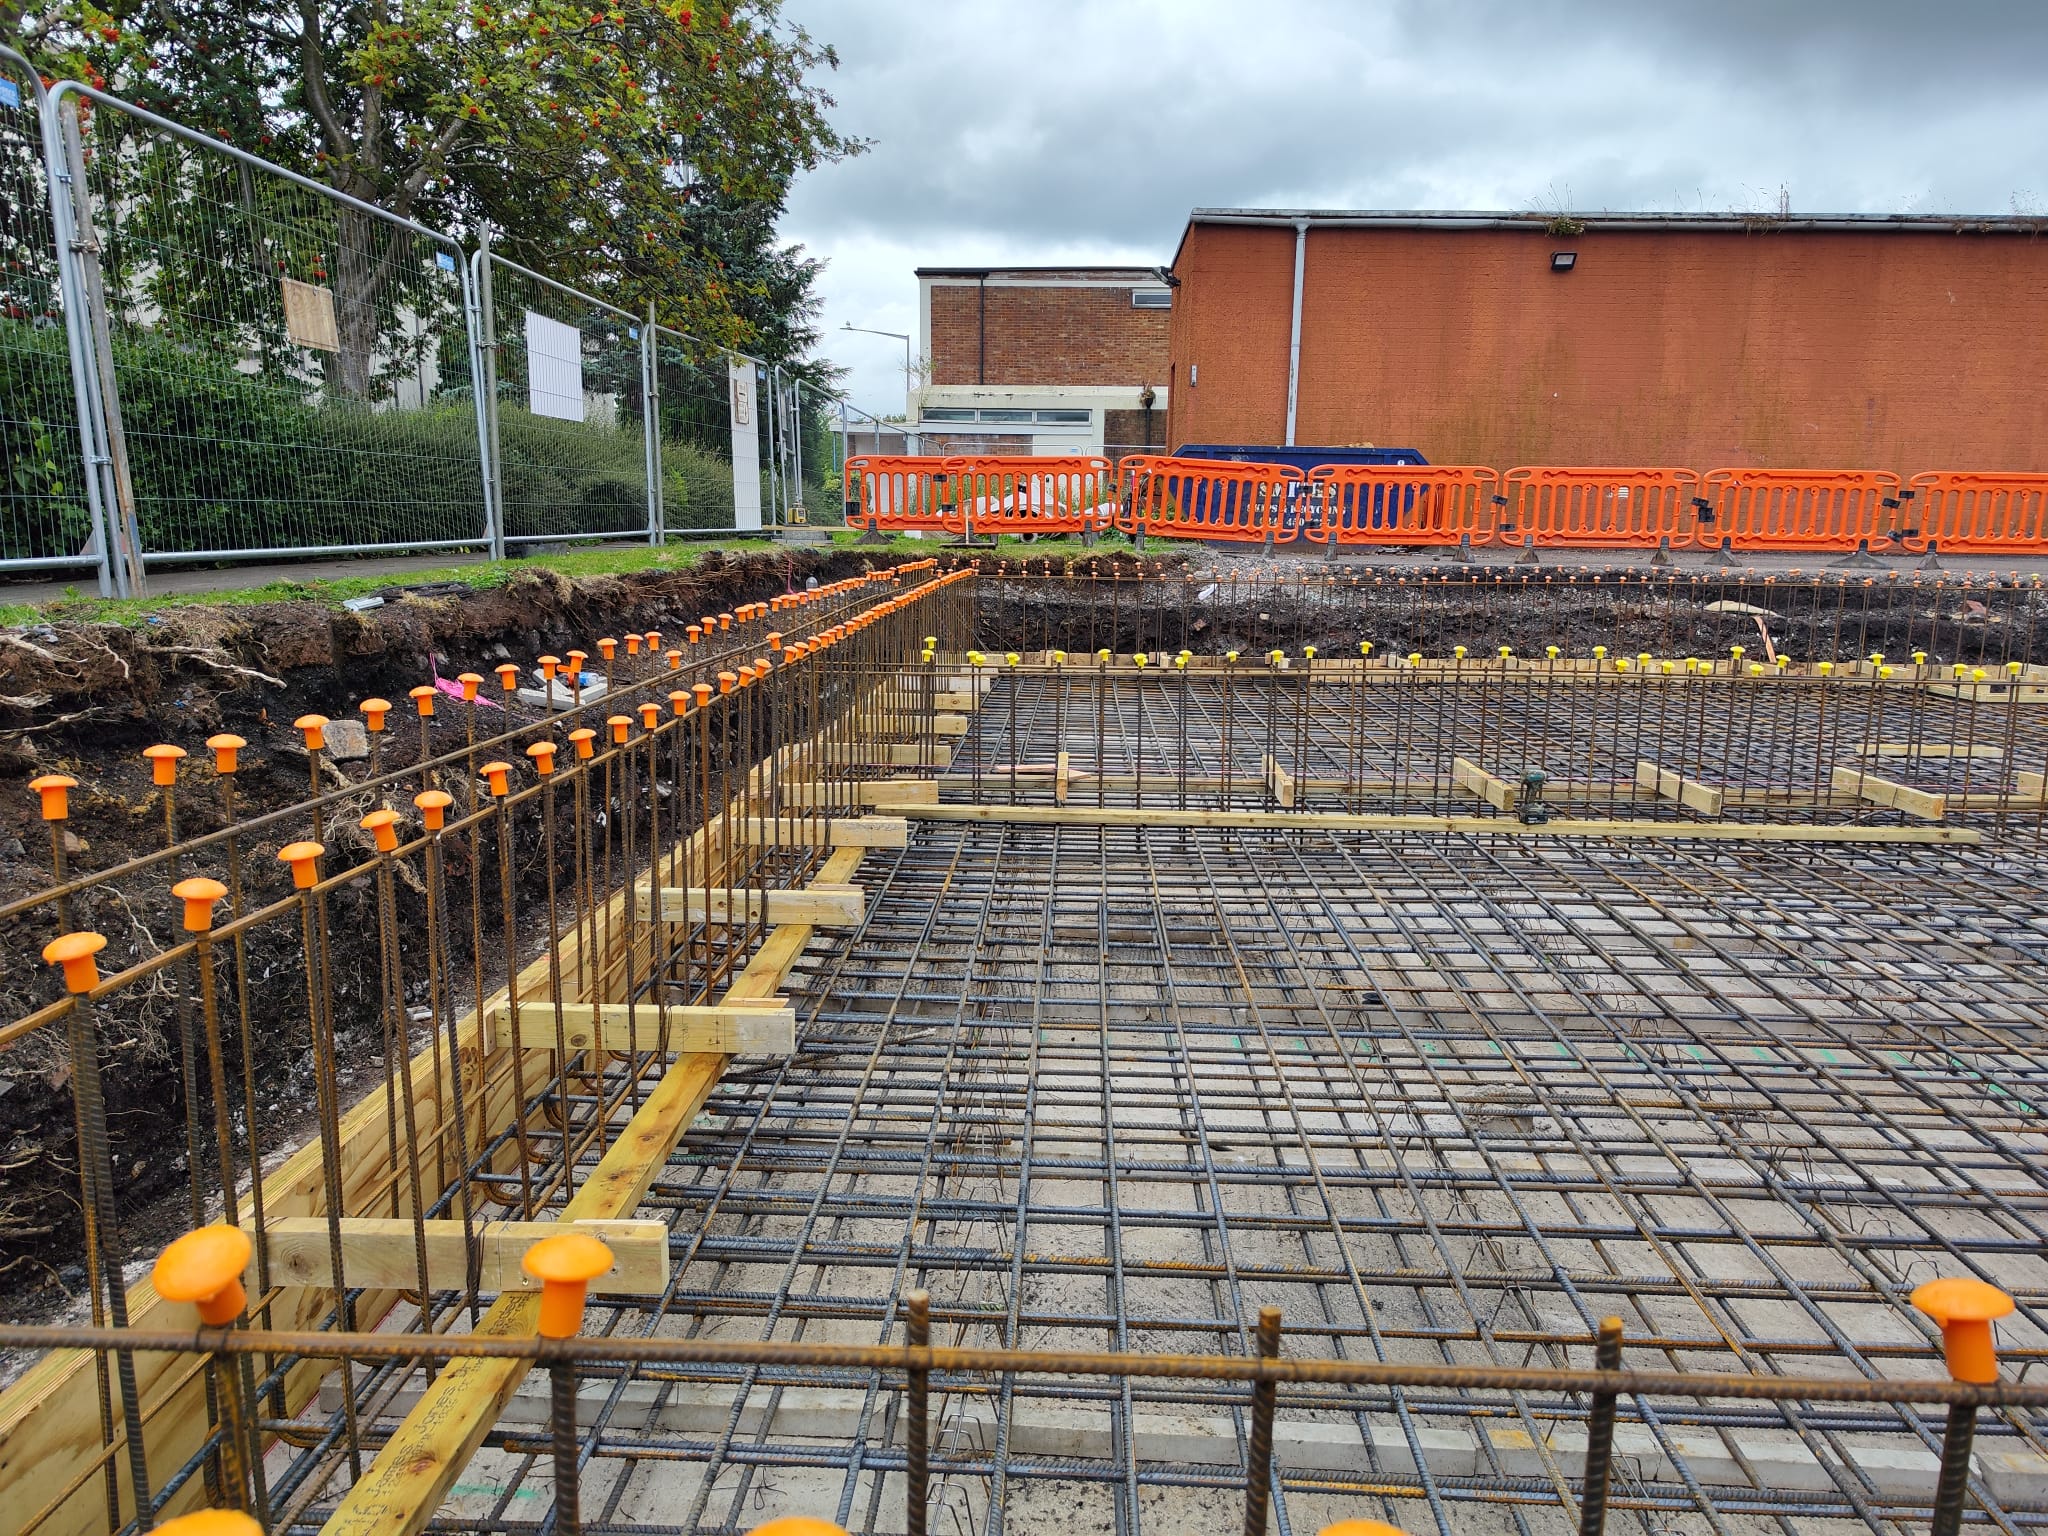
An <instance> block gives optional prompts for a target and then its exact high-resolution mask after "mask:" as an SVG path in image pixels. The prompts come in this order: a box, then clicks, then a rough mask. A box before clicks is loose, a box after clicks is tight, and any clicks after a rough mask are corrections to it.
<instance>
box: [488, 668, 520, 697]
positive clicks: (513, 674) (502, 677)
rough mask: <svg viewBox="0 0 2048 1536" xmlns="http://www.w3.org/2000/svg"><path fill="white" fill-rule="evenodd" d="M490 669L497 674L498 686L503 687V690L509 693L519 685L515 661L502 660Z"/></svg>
mask: <svg viewBox="0 0 2048 1536" xmlns="http://www.w3.org/2000/svg"><path fill="white" fill-rule="evenodd" d="M492 670H493V671H495V672H496V673H497V674H498V686H499V687H500V688H502V689H504V690H505V692H507V693H510V692H511V691H512V690H513V689H514V688H517V687H518V686H519V664H518V663H517V662H513V661H507V662H503V663H501V664H500V665H498V666H497V667H494V668H493V669H492Z"/></svg>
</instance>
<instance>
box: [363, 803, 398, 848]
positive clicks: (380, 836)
mask: <svg viewBox="0 0 2048 1536" xmlns="http://www.w3.org/2000/svg"><path fill="white" fill-rule="evenodd" d="M358 825H359V826H361V827H362V829H363V830H364V831H365V832H367V833H369V834H370V836H371V837H373V838H375V839H376V841H377V851H378V852H379V853H392V852H395V851H396V850H397V848H398V812H396V811H394V810H391V809H389V808H386V809H384V810H379V811H372V812H370V814H369V815H367V816H365V817H364V818H363V819H362V821H361V822H359V823H358Z"/></svg>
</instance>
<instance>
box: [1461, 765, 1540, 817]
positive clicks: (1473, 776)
mask: <svg viewBox="0 0 2048 1536" xmlns="http://www.w3.org/2000/svg"><path fill="white" fill-rule="evenodd" d="M1451 782H1452V783H1453V784H1455V785H1457V786H1458V788H1460V789H1469V790H1470V791H1472V793H1473V794H1475V795H1477V796H1478V797H1479V798H1480V799H1482V800H1484V801H1485V802H1486V803H1487V804H1488V805H1490V806H1492V807H1493V808H1494V809H1495V810H1497V811H1512V810H1513V809H1514V808H1515V802H1516V801H1518V800H1520V799H1521V797H1522V791H1521V789H1520V787H1519V786H1517V785H1514V784H1510V783H1509V782H1508V781H1507V780H1506V779H1503V778H1500V777H1498V776H1497V775H1495V774H1491V773H1488V772H1487V771H1486V770H1485V769H1484V768H1482V767H1480V766H1479V765H1478V764H1477V763H1475V762H1473V761H1472V760H1471V759H1470V758H1465V757H1454V758H1452V759H1451Z"/></svg>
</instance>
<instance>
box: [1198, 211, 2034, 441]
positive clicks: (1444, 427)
mask: <svg viewBox="0 0 2048 1536" xmlns="http://www.w3.org/2000/svg"><path fill="white" fill-rule="evenodd" d="M1564 248H1569V249H1573V250H1576V251H1577V252H1578V265H1577V267H1576V269H1575V270H1574V271H1572V272H1570V273H1565V274H1557V273H1553V272H1551V271H1550V267H1549V258H1550V253H1551V251H1552V250H1553V249H1564ZM1293 261H1294V232H1293V231H1292V230H1291V229H1287V228H1259V227H1237V226H1215V225H1196V226H1194V227H1193V228H1192V229H1191V230H1190V231H1189V233H1188V238H1187V242H1186V245H1185V247H1184V248H1183V250H1182V252H1181V256H1180V259H1179V260H1178V262H1177V263H1176V265H1175V268H1174V271H1175V275H1176V276H1178V277H1179V278H1180V280H1181V286H1180V288H1179V289H1178V290H1177V291H1176V292H1175V295H1174V309H1173V338H1172V349H1173V359H1172V367H1173V374H1172V377H1171V379H1170V381H1169V382H1170V384H1171V387H1172V395H1171V407H1172V408H1171V412H1170V420H1169V422H1168V435H1169V437H1170V438H1171V440H1172V441H1173V442H1174V443H1175V444H1181V443H1187V442H1209V441H1240V442H1265V443H1278V442H1280V441H1281V440H1282V437H1283V434H1284V428H1285V420H1286V384H1287V338H1288V311H1289V302H1290V291H1291V282H1292V276H1293ZM2044 334H2048V243H2043V242H2040V241H2037V240H2035V239H2033V238H2029V237H2026V236H2023V235H2015V234H2010V233H2005V234H1986V235H1975V234H1961V235H1959V234H1953V233H1937V232H1928V233H1918V232H1915V233H1870V234H1864V233H1856V232H1844V233H1833V232H1820V231H1797V230H1788V231H1778V232H1768V231H1764V232H1719V231H1698V232H1693V231H1681V230H1671V231H1629V232H1608V231H1591V232H1587V233H1583V234H1580V235H1576V236H1571V237H1567V238H1562V239H1559V238H1553V237H1551V236H1549V235H1547V234H1545V233H1543V232H1542V231H1541V230H1540V229H1530V230H1527V231H1523V230H1498V231H1496V230H1470V231H1452V230H1384V231H1382V230H1357V229H1353V230H1315V229H1311V230H1310V232H1309V237H1308V249H1307V267H1306V282H1305V284H1304V289H1303V310H1302V348H1301V385H1300V401H1299V413H1298V422H1297V428H1296V433H1295V436H1296V440H1297V441H1298V442H1302V443H1317V444H1321V443H1335V444H1345V443H1377V444H1379V445H1381V446H1403V447H1414V448H1418V449H1420V450H1421V451H1422V452H1423V453H1424V454H1425V455H1427V456H1428V457H1429V458H1430V459H1431V460H1433V461H1435V462H1437V463H1442V464H1451V463H1474V464H1488V465H1493V466H1495V467H1497V468H1502V469H1505V468H1507V467H1508V466H1510V465H1513V464H1535V463H1557V464H1672V465H1680V466H1685V467H1689V468H1693V469H1701V470H1704V469H1709V468H1713V467H1716V466H1721V465H1745V464H1760V465H1773V466H1781V467H1805V468H1874V469H1892V470H1897V471H1900V472H1903V473H1907V474H1911V473H1915V472H1917V471H1920V470H1925V469H1987V470H2038V469H2044V468H2048V390H2042V389H2041V388H2039V387H2038V380H2039V376H2040V373H2041V357H2040V348H2041V337H2042V336H2043V335H2044ZM1191 363H1193V364H1197V365H1199V370H1200V371H1199V375H1198V380H1197V383H1196V384H1195V385H1194V386H1192V387H1190V386H1189V385H1188V384H1187V373H1188V367H1189V365H1190V364H1191Z"/></svg>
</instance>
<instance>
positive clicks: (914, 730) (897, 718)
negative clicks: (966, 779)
mask: <svg viewBox="0 0 2048 1536" xmlns="http://www.w3.org/2000/svg"><path fill="white" fill-rule="evenodd" d="M854 725H855V726H856V728H858V729H860V730H863V731H877V732H886V733H889V734H892V735H897V736H923V735H925V734H927V733H929V734H931V735H933V736H965V735H966V734H967V717H966V716H965V715H960V714H929V715H927V714H921V713H916V712H913V713H910V714H903V713H896V714H873V715H862V716H860V717H858V718H857V719H856V720H855V721H854Z"/></svg>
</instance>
